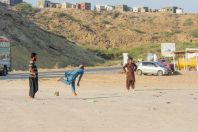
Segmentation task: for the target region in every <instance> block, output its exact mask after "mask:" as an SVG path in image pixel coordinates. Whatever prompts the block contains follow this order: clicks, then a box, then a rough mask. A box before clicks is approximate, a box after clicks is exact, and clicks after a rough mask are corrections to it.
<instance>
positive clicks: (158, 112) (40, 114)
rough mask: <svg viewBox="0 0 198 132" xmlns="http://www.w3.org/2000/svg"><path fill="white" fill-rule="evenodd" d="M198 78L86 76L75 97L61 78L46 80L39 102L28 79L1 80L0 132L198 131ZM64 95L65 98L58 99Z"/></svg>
mask: <svg viewBox="0 0 198 132" xmlns="http://www.w3.org/2000/svg"><path fill="white" fill-rule="evenodd" d="M197 79H198V73H195V72H190V73H183V74H182V75H175V76H162V77H158V76H137V85H136V88H137V89H136V91H135V93H132V92H127V91H126V89H125V75H123V74H110V75H108V74H96V75H93V74H92V75H85V76H84V78H83V80H82V83H81V86H80V87H79V88H78V94H79V95H78V97H74V96H73V95H72V92H71V88H70V87H69V86H65V85H64V84H63V83H61V82H57V79H42V80H40V81H39V83H40V88H39V92H38V94H37V95H36V99H35V100H30V99H29V98H28V90H29V88H28V80H1V81H0V132H110V131H111V132H197V131H198V125H197V122H198V81H197ZM56 91H59V93H60V96H54V92H56Z"/></svg>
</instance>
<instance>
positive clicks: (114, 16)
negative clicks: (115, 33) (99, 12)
mask: <svg viewBox="0 0 198 132" xmlns="http://www.w3.org/2000/svg"><path fill="white" fill-rule="evenodd" d="M119 16H120V12H114V13H113V14H112V18H113V19H116V18H118V17H119Z"/></svg>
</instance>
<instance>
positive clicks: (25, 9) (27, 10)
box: [13, 2, 39, 15]
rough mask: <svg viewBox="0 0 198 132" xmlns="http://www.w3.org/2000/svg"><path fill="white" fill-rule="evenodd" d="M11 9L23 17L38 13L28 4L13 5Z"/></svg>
mask: <svg viewBox="0 0 198 132" xmlns="http://www.w3.org/2000/svg"><path fill="white" fill-rule="evenodd" d="M13 9H14V10H16V11H19V12H21V13H23V14H25V15H32V14H35V13H37V12H38V11H39V10H38V9H36V8H33V7H32V6H31V5H30V4H27V3H25V2H23V3H20V4H17V5H15V6H14V7H13Z"/></svg>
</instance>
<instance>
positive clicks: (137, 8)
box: [133, 7, 141, 12]
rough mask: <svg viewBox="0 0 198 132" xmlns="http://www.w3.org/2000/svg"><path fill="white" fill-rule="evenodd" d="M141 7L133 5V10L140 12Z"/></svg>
mask: <svg viewBox="0 0 198 132" xmlns="http://www.w3.org/2000/svg"><path fill="white" fill-rule="evenodd" d="M140 11H141V8H140V7H133V12H140Z"/></svg>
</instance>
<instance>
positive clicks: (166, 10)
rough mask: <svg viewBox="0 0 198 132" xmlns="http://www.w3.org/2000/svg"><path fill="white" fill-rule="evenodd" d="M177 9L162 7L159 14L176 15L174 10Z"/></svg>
mask: <svg viewBox="0 0 198 132" xmlns="http://www.w3.org/2000/svg"><path fill="white" fill-rule="evenodd" d="M177 9H178V7H176V6H173V7H164V8H162V9H160V10H159V11H160V12H167V13H176V10H177Z"/></svg>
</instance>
